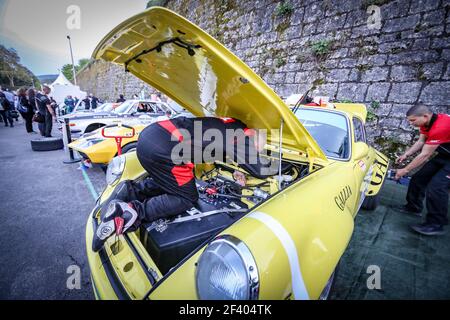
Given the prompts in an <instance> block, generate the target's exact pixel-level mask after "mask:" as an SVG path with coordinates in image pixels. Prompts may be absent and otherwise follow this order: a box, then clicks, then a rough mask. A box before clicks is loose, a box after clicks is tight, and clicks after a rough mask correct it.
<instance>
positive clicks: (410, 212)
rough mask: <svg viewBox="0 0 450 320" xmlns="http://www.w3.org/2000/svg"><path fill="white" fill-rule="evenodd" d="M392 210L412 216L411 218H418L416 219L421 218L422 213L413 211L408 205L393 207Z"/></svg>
mask: <svg viewBox="0 0 450 320" xmlns="http://www.w3.org/2000/svg"><path fill="white" fill-rule="evenodd" d="M391 208H392V209H394V210H395V211H398V212H401V213H404V214H407V215H410V216H416V217H421V216H422V213H421V212H419V211H414V210H411V209H410V208H409V207H408V206H406V205H393V206H391Z"/></svg>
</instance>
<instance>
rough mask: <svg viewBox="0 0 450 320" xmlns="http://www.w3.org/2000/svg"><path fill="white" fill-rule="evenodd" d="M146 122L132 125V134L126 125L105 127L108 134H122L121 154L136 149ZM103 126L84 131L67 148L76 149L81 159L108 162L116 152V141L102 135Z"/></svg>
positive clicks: (99, 162)
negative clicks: (87, 131) (133, 132)
mask: <svg viewBox="0 0 450 320" xmlns="http://www.w3.org/2000/svg"><path fill="white" fill-rule="evenodd" d="M147 125H148V124H138V125H133V126H132V127H133V128H134V130H135V134H134V135H133V134H132V132H131V130H130V129H129V128H127V127H122V126H117V127H115V128H107V129H105V133H106V134H107V135H109V136H122V137H126V138H123V139H122V141H121V143H120V145H121V148H122V154H123V153H127V152H133V151H135V150H136V143H137V140H138V138H139V134H140V133H141V131H142V130H144V128H145V127H146V126H147ZM102 130H103V128H100V129H97V130H95V131H92V132H89V133H85V134H84V135H82V136H81V137H80V138H79V139H77V140H75V141H74V142H72V143H70V144H69V148H71V149H73V150H75V151H77V152H78V153H79V154H80V155H81V156H82V157H83V159H86V160H90V161H91V162H92V163H98V164H108V163H109V162H110V161H111V160H112V159H113V158H114V157H115V156H117V154H118V150H117V143H116V140H115V139H114V138H106V137H104V136H103V135H102Z"/></svg>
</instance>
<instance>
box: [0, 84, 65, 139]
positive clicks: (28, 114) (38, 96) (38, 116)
mask: <svg viewBox="0 0 450 320" xmlns="http://www.w3.org/2000/svg"><path fill="white" fill-rule="evenodd" d="M50 92H51V89H50V87H48V86H43V87H42V92H37V91H35V89H33V88H30V89H28V90H27V89H26V88H20V89H19V90H17V110H18V111H19V113H20V114H21V115H22V118H23V119H24V121H25V128H26V130H27V132H28V133H37V132H35V131H34V130H33V119H34V120H35V121H36V122H38V127H39V132H40V134H41V135H42V136H43V137H51V136H52V135H51V132H52V127H53V119H55V118H56V112H55V109H56V107H57V104H56V101H55V100H53V99H52V98H51V97H49V94H50ZM0 102H1V103H0V104H1V107H0V114H1V115H2V117H3V119H4V122H5V125H6V126H8V121H9V125H10V126H11V127H13V126H14V125H13V121H12V118H11V116H9V115H8V112H9V111H10V110H12V109H13V108H14V104H12V103H11V102H10V101H8V99H7V98H6V95H5V93H4V92H3V91H1V90H0Z"/></svg>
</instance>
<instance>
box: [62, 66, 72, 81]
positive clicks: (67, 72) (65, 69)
mask: <svg viewBox="0 0 450 320" xmlns="http://www.w3.org/2000/svg"><path fill="white" fill-rule="evenodd" d="M61 72H62V74H63V75H64V76H65V77H66V78H67V79H68V80H70V81H72V80H73V72H72V65H71V64H65V65H63V66H62V68H61Z"/></svg>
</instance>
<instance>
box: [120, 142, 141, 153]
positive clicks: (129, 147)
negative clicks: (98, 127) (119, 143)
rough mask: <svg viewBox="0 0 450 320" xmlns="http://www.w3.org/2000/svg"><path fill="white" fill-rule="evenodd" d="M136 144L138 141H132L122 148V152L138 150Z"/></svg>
mask: <svg viewBox="0 0 450 320" xmlns="http://www.w3.org/2000/svg"><path fill="white" fill-rule="evenodd" d="M136 146H137V143H136V142H131V143H129V144H127V145H125V146H124V147H123V148H122V154H124V153H128V152H133V151H136Z"/></svg>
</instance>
